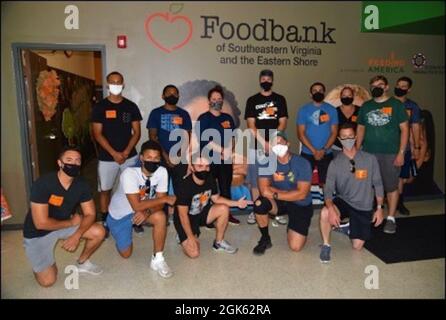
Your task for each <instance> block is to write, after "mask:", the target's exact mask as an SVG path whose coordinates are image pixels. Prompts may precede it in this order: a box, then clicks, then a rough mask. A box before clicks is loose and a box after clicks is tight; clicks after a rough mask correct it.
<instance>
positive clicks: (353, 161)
mask: <svg viewBox="0 0 446 320" xmlns="http://www.w3.org/2000/svg"><path fill="white" fill-rule="evenodd" d="M355 171H356V168H355V160H353V159H350V172H351V173H355Z"/></svg>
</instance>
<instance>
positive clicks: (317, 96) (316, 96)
mask: <svg viewBox="0 0 446 320" xmlns="http://www.w3.org/2000/svg"><path fill="white" fill-rule="evenodd" d="M324 98H325V95H324V94H323V93H322V92H316V93H313V100H314V101H316V102H322V101H323V100H324Z"/></svg>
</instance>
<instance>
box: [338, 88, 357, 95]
mask: <svg viewBox="0 0 446 320" xmlns="http://www.w3.org/2000/svg"><path fill="white" fill-rule="evenodd" d="M345 90H350V92H351V93H352V95H353V96H355V90H353V88H352V87H349V86H345V87H344V88H342V89H341V91H340V92H339V96H340V97H342V93H343V92H344V91H345Z"/></svg>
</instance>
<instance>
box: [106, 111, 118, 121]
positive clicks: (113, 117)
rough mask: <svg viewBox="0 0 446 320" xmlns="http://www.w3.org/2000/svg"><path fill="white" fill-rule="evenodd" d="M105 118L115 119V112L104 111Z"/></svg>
mask: <svg viewBox="0 0 446 320" xmlns="http://www.w3.org/2000/svg"><path fill="white" fill-rule="evenodd" d="M105 118H107V119H116V110H107V111H105Z"/></svg>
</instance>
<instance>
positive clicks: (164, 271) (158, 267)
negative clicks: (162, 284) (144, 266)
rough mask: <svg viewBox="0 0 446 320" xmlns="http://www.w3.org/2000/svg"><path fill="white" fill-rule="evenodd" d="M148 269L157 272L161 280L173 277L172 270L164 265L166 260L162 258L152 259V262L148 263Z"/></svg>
mask: <svg viewBox="0 0 446 320" xmlns="http://www.w3.org/2000/svg"><path fill="white" fill-rule="evenodd" d="M150 268H152V270H155V271H157V272H158V274H159V275H160V276H161V277H163V278H170V277H171V276H173V273H172V270H170V268H169V266H168V265H167V263H166V260H164V257H162V258H154V257H152V261H151V262H150Z"/></svg>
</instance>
